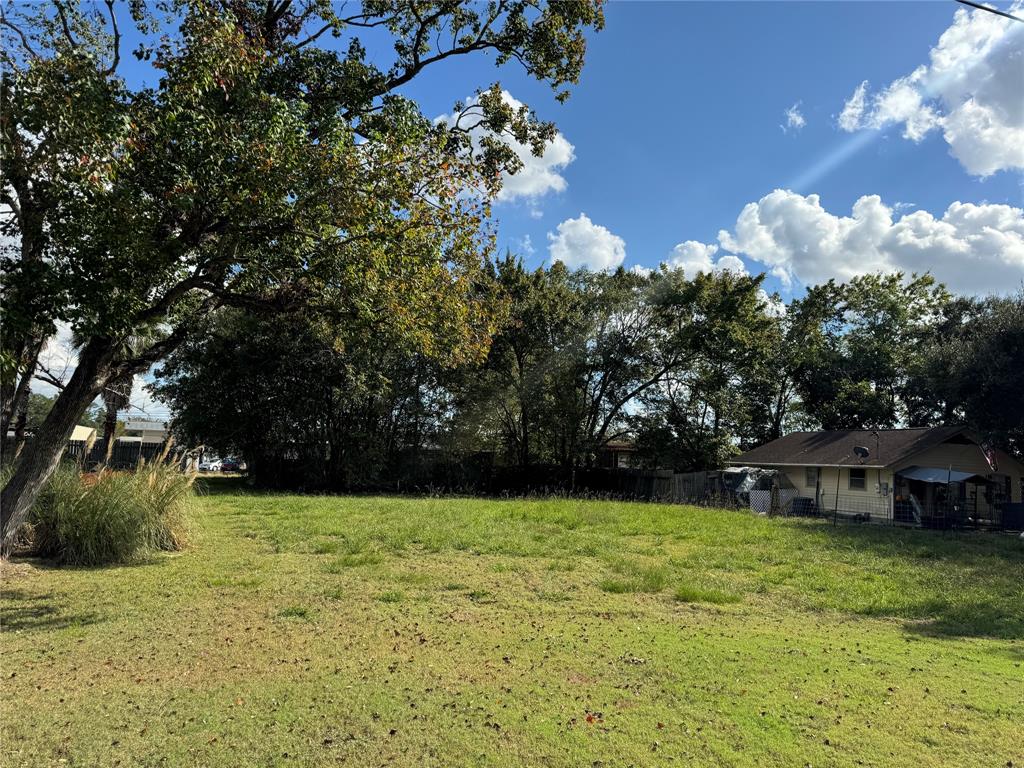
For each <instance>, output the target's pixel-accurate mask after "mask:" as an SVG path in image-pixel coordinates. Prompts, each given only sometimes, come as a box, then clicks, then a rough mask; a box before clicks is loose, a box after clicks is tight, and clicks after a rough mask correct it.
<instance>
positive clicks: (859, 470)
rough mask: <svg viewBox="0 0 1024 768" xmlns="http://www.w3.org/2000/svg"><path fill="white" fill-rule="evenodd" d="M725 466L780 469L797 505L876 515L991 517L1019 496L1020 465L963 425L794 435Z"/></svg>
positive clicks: (917, 519)
mask: <svg viewBox="0 0 1024 768" xmlns="http://www.w3.org/2000/svg"><path fill="white" fill-rule="evenodd" d="M729 463H730V464H732V465H734V466H746V467H763V468H767V469H775V470H779V471H781V472H783V473H785V475H786V476H787V478H788V480H789V482H790V483H792V485H793V486H794V487H795V488H796V489H797V490H796V496H797V498H796V499H795V500H794V508H795V509H798V510H799V509H803V510H806V511H817V512H822V513H826V514H832V513H837V514H840V515H850V516H864V517H867V518H870V519H875V520H878V519H881V520H889V521H896V522H906V523H917V524H928V523H929V521H934V522H935V523H936V524H938V523H939V522H941V521H943V520H952V521H953V522H956V523H959V524H963V523H969V522H981V521H991V520H993V519H995V517H996V516H997V515H998V514H999V512H1000V511H1001V510H1002V508H1003V507H1004V506H1005V507H1011V506H1016V505H1017V504H1019V502H1021V495H1022V493H1024V463H1022V462H1021V461H1020V460H1018V459H1016V458H1014V457H1013V456H1011V455H1009V454H1007V453H1005V452H1003V451H1000V450H997V449H993V448H990V447H988V446H984V445H983V444H982V442H981V440H980V438H978V437H977V436H976V435H974V434H973V433H972V432H971V431H970V430H968V429H967V428H966V427H955V426H953V427H924V428H918V429H879V430H857V429H850V430H838V431H832V432H794V433H792V434H789V435H786V436H785V437H780V438H779V439H778V440H773V441H772V442H770V443H766V444H764V445H762V446H759V447H757V448H754V449H753V450H750V451H747V452H746V453H744V454H742V455H740V456H737V457H736V458H735V459H733V460H732V461H730V462H729ZM1014 514H1016V512H1014ZM1004 522H1005V521H1004Z"/></svg>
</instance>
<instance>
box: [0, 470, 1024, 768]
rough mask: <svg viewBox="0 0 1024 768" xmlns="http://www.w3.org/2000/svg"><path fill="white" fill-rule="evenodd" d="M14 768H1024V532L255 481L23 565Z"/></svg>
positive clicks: (8, 686)
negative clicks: (119, 541) (122, 534)
mask: <svg viewBox="0 0 1024 768" xmlns="http://www.w3.org/2000/svg"><path fill="white" fill-rule="evenodd" d="M2 575H3V585H2V588H3V593H2V599H0V620H2V622H3V634H2V637H0V642H2V655H0V658H2V679H3V687H2V691H0V717H2V750H0V764H2V765H4V766H36V765H78V766H113V765H120V766H179V765H189V766H286V765H287V766H293V765H294V766H300V765H301V766H321V765H334V764H341V765H353V766H380V765H390V766H456V765H457V766H462V765H467V766H476V765H489V766H506V765H531V766H573V767H574V768H576V767H579V766H607V767H610V766H628V765H632V766H650V765H693V766H733V765H750V766H776V765H777V766H787V767H788V766H804V765H811V766H816V767H817V766H858V765H867V766H886V767H888V766H899V765H906V766H915V767H916V766H1007V765H1011V764H1012V765H1014V766H1024V641H1022V638H1024V542H1021V541H1019V540H1017V539H1015V538H1011V537H1008V536H997V535H975V534H957V535H945V534H939V533H933V532H921V531H905V530H890V529H883V528H876V527H839V528H832V527H831V526H829V525H827V524H824V523H820V522H815V521H802V520H778V519H776V520H765V519H760V518H756V517H753V516H751V515H749V514H745V513H737V512H725V511H718V510H706V509H695V508H688V507H679V506H663V505H653V504H650V505H649V504H627V503H614V502H592V501H566V500H551V501H521V500H515V501H494V500H472V499H407V498H369V497H355V498H337V497H335V498H332V497H299V496H274V495H247V494H245V493H241V492H238V491H235V490H233V489H232V487H230V485H228V486H217V485H215V484H212V485H211V489H210V493H209V495H207V496H205V497H204V498H203V499H202V500H201V501H200V503H199V510H198V513H197V522H196V531H195V542H194V545H193V547H192V548H191V549H190V550H188V551H186V552H184V553H181V554H178V555H167V556H161V557H158V558H156V559H154V560H152V561H150V562H146V563H142V564H139V565H135V566H130V567H111V568H95V569H73V568H60V569H57V568H51V567H48V566H47V565H46V564H44V563H39V562H34V561H15V562H12V563H7V564H4V565H3V568H2Z"/></svg>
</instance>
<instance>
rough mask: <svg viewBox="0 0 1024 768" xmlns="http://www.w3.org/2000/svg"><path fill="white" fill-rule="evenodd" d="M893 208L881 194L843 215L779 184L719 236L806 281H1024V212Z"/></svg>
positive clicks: (968, 284)
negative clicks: (928, 276)
mask: <svg viewBox="0 0 1024 768" xmlns="http://www.w3.org/2000/svg"><path fill="white" fill-rule="evenodd" d="M894 213H895V208H894V207H890V206H887V205H885V204H884V203H883V202H882V200H881V198H880V197H879V196H878V195H865V196H863V197H861V198H860V199H859V200H857V202H855V203H854V205H853V209H852V211H851V214H850V215H849V216H843V215H837V214H834V213H831V212H829V211H828V210H826V209H825V208H824V207H823V206H822V204H821V200H820V199H819V198H818V196H817V195H806V196H804V195H799V194H797V193H795V192H791V191H789V190H782V189H777V190H775V191H774V192H772V193H771V194H768V195H765V196H764V197H762V198H761V199H760V200H759V201H758V202H756V203H749V204H747V205H746V206H745V207H744V208H743V210H742V211H741V213H740V215H739V217H738V218H737V220H736V225H735V227H734V228H733V230H732V231H731V232H730V231H726V230H723V231H721V232H719V235H718V241H719V244H720V245H721V247H722V249H723V250H725V251H728V252H730V253H734V254H740V255H743V256H745V257H747V258H748V259H751V260H753V261H756V262H759V263H761V264H763V265H765V267H766V268H768V269H769V270H772V271H773V272H774V273H775V274H777V275H779V276H784V277H788V278H789V279H793V278H795V279H798V280H800V281H801V282H803V283H805V284H814V283H819V282H823V281H826V280H828V279H829V278H833V277H834V278H838V279H840V280H848V279H849V278H851V277H853V276H855V275H860V274H865V273H868V272H876V271H882V272H895V271H903V272H908V273H909V272H917V273H923V272H931V273H932V274H933V275H934V276H935V277H936V278H937V279H938V280H941V281H942V282H944V283H946V285H948V286H949V287H950V289H952V290H954V291H957V292H961V293H988V292H992V293H1005V292H1006V291H1009V290H1014V289H1015V288H1017V287H1019V286H1020V285H1021V283H1022V281H1024V210H1022V209H1020V208H1014V207H1011V206H1009V205H995V204H982V205H976V204H973V203H962V202H954V203H952V204H951V205H950V206H949V207H948V208H947V209H946V211H945V212H944V213H943V214H942V215H941V216H939V217H936V216H933V215H932V214H931V213H929V212H927V211H920V210H919V211H915V212H913V213H908V214H906V215H903V216H899V217H894ZM706 247H713V246H706ZM712 253H713V252H712ZM723 258H724V257H723ZM721 260H722V259H719V261H721Z"/></svg>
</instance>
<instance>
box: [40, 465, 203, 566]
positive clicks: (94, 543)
mask: <svg viewBox="0 0 1024 768" xmlns="http://www.w3.org/2000/svg"><path fill="white" fill-rule="evenodd" d="M192 479H193V478H192V477H191V476H189V475H185V474H182V473H181V472H179V471H178V470H176V469H175V468H173V467H170V466H167V465H162V464H145V465H140V466H139V468H138V470H137V471H135V472H110V471H102V472H100V473H97V474H95V475H85V476H81V475H80V474H79V472H78V470H77V468H75V467H73V466H65V467H62V468H61V469H59V470H58V471H57V472H55V473H54V474H53V476H52V477H51V479H50V482H49V483H48V484H47V486H46V488H45V489H44V490H43V492H42V493H41V494H40V496H39V498H38V500H37V501H36V504H35V506H33V508H32V513H31V515H30V518H29V523H30V525H31V528H32V532H31V537H32V542H33V548H34V550H35V552H36V554H38V555H39V556H41V557H46V558H52V559H54V560H56V561H57V562H60V563H63V564H67V565H105V564H109V563H125V562H130V561H132V560H136V559H138V558H140V557H144V556H146V555H148V554H150V553H152V552H157V551H174V550H179V549H181V548H182V547H184V546H185V544H186V543H187V541H188V535H189V508H190V505H191V501H192Z"/></svg>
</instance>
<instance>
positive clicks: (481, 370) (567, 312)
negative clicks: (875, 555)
mask: <svg viewBox="0 0 1024 768" xmlns="http://www.w3.org/2000/svg"><path fill="white" fill-rule="evenodd" d="M761 282H762V278H761V277H750V276H746V275H738V274H734V273H731V272H721V273H715V274H698V275H696V276H694V277H692V278H691V277H689V276H687V275H685V274H684V273H682V272H681V271H679V270H673V269H662V270H659V271H656V272H653V273H651V274H648V275H643V274H637V273H635V272H627V271H624V270H618V271H616V272H613V273H591V272H586V271H579V272H571V271H568V270H567V269H566V268H565V267H564V266H562V265H561V264H557V263H556V264H555V265H554V266H553V267H551V268H539V269H536V270H532V271H531V270H528V269H526V268H525V267H524V266H523V264H522V262H521V261H519V260H518V259H516V258H514V257H512V256H507V257H506V258H504V259H502V260H499V261H497V262H496V263H494V264H492V265H490V266H489V267H488V268H487V269H486V270H485V272H484V274H483V275H482V276H481V278H480V280H479V283H478V285H477V287H476V290H477V291H478V292H479V293H480V294H481V295H486V296H487V305H488V306H490V307H491V308H492V310H493V312H494V318H493V324H494V325H495V327H496V328H497V330H496V332H495V333H494V334H493V336H492V337H491V338H490V340H489V345H488V350H487V354H486V356H485V357H483V358H482V359H473V360H470V361H450V360H447V361H446V360H444V359H443V358H439V357H437V356H428V355H424V354H422V352H420V351H418V350H417V349H415V348H413V347H410V346H408V345H403V344H402V342H401V340H400V339H399V338H397V337H394V336H392V335H390V334H388V333H387V332H386V329H382V328H379V327H370V326H366V327H361V326H358V325H355V324H351V323H337V322H334V321H332V320H331V319H329V317H328V316H322V315H319V314H317V313H309V312H306V313H296V314H293V315H289V316H287V317H281V316H275V317H266V316H261V315H258V314H253V313H247V312H245V311H241V310H225V311H222V312H220V313H217V314H216V315H214V316H213V317H211V318H209V320H208V325H207V327H205V328H204V330H203V332H202V333H200V334H197V336H196V337H195V340H194V341H191V342H189V343H187V344H185V345H183V346H182V347H180V348H179V349H178V350H177V351H176V352H174V353H173V354H172V355H171V357H170V358H169V360H168V362H167V363H166V364H165V365H164V367H163V368H162V371H161V377H160V384H159V387H158V388H159V392H160V394H161V395H162V396H163V397H165V398H166V399H167V400H168V401H169V402H170V404H171V406H172V408H173V410H174V412H175V413H176V414H177V418H176V425H177V429H178V430H179V432H180V433H181V436H182V438H183V439H184V440H186V441H188V442H190V443H192V444H204V445H206V446H208V447H209V448H210V449H211V450H215V451H217V452H220V453H222V454H227V453H240V454H242V455H244V456H245V457H246V459H247V460H248V462H249V465H250V470H251V472H252V473H253V475H254V477H256V478H257V479H258V480H259V481H261V482H264V483H266V484H278V485H302V486H305V487H366V486H374V485H381V484H391V485H393V484H395V483H400V482H408V481H411V480H414V479H415V478H417V477H422V471H423V467H424V465H425V464H427V465H429V464H430V463H431V462H432V461H437V460H438V459H439V458H441V457H444V458H446V459H448V460H451V459H452V457H457V458H459V459H461V460H465V459H466V458H468V457H471V456H473V455H474V454H480V453H487V454H493V455H494V456H495V457H496V458H497V459H498V460H499V461H500V462H501V463H503V464H505V465H508V466H514V467H519V468H528V467H531V466H536V465H554V466H557V467H561V468H563V469H566V470H571V469H574V468H580V467H587V466H591V465H593V463H594V462H595V460H596V459H597V457H598V456H599V454H600V452H601V450H602V449H603V448H604V447H606V446H607V445H608V444H610V443H614V442H616V441H620V440H623V439H629V440H631V441H634V442H635V444H636V447H637V449H638V454H637V456H638V458H639V460H640V461H641V462H642V463H644V464H645V465H647V466H651V467H660V468H673V469H676V470H680V471H684V470H695V469H707V468H714V467H718V466H720V465H721V463H722V462H723V461H724V460H725V459H726V458H728V457H729V456H730V455H733V454H735V453H736V452H737V451H739V450H740V449H742V448H744V447H749V446H753V445H757V444H760V443H762V442H764V441H767V440H770V439H774V438H776V437H779V436H780V435H782V434H784V433H785V432H786V431H791V430H793V429H799V428H806V429H817V428H825V429H840V428H866V427H875V428H891V427H896V426H901V425H907V426H923V425H932V424H940V423H962V422H966V423H969V424H971V425H972V426H974V427H975V428H976V429H978V430H979V431H980V432H981V433H983V434H984V436H985V437H986V438H987V439H990V440H994V441H996V442H998V443H1000V444H1003V445H1005V446H1007V447H1008V448H1010V449H1016V450H1018V451H1019V450H1020V449H1021V448H1024V442H1022V441H1024V402H1022V401H1024V398H1022V397H1021V395H1020V393H1021V392H1024V368H1022V366H1021V364H1020V363H1021V361H1022V360H1024V294H1021V295H1018V296H1016V297H1013V298H998V297H991V298H988V299H966V298H955V297H953V296H951V295H950V294H949V293H948V292H947V291H946V290H945V289H944V288H943V287H941V286H938V285H936V284H935V283H934V281H933V280H932V279H931V278H930V277H928V276H925V277H913V278H910V279H905V278H904V277H903V276H901V275H870V276H865V277H859V278H855V279H853V280H851V281H850V282H849V283H846V284H837V283H834V282H829V283H827V284H824V285H820V286H816V287H813V288H811V289H810V290H809V291H808V292H807V293H806V295H805V296H803V297H801V298H799V299H795V300H793V301H792V302H790V303H789V305H788V306H787V305H783V304H782V303H781V302H780V301H779V300H778V298H777V297H769V296H767V295H766V294H765V292H764V291H763V289H762V287H761ZM329 314H330V313H329Z"/></svg>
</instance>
